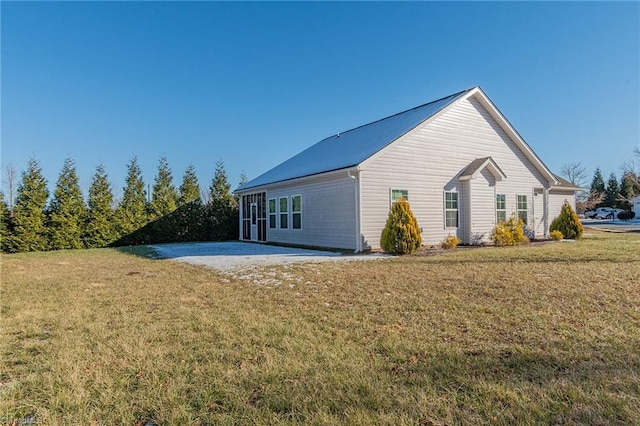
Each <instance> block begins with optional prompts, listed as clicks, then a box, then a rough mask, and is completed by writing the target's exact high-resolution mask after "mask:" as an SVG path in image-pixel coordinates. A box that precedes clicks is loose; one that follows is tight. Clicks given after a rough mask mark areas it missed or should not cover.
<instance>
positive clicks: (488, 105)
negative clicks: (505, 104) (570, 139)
mask: <svg viewBox="0 0 640 426" xmlns="http://www.w3.org/2000/svg"><path fill="white" fill-rule="evenodd" d="M472 96H474V97H475V98H476V99H477V100H478V101H479V102H480V103H481V104H482V106H483V107H485V109H486V110H487V111H488V112H489V114H491V116H492V117H493V119H494V120H496V122H497V123H498V125H499V126H500V127H502V129H503V130H504V131H505V133H506V134H507V136H509V137H510V138H511V139H512V140H513V141H514V142H515V144H516V146H517V147H518V148H520V150H521V151H522V152H523V153H524V155H525V157H527V158H528V159H529V160H530V161H531V162H532V163H533V165H534V166H535V167H536V168H537V169H538V171H539V172H540V173H542V175H543V176H544V177H546V178H547V181H548V182H549V185H550V186H554V185H559V184H560V182H558V180H557V179H556V178H555V176H554V175H553V173H551V170H549V169H548V168H547V166H545V165H544V163H543V162H542V160H541V159H540V157H538V155H537V154H536V153H535V152H534V151H533V150H532V149H531V147H530V146H529V144H527V142H526V141H525V140H524V139H523V138H522V137H521V136H520V134H519V133H518V132H517V131H516V129H514V128H513V126H512V125H511V123H509V121H508V120H507V118H506V117H505V116H504V115H502V113H501V112H500V110H499V109H498V108H497V107H496V106H495V105H494V103H493V102H492V101H491V99H489V97H488V96H487V95H486V94H485V93H484V92H483V91H482V89H481V88H480V87H478V86H476V87H474V88H473V89H471V90H470V91H469V92H468V93H465V94H464V95H463V96H462V97H461V98H460V99H468V98H470V97H472ZM460 99H458V100H456V102H458V101H459V100H460ZM453 103H455V102H453Z"/></svg>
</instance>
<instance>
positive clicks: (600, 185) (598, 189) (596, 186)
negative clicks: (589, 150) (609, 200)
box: [590, 167, 605, 197]
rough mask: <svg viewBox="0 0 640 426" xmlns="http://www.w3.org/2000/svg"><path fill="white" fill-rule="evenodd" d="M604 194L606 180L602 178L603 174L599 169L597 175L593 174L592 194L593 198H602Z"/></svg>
mask: <svg viewBox="0 0 640 426" xmlns="http://www.w3.org/2000/svg"><path fill="white" fill-rule="evenodd" d="M604 192H605V187H604V178H603V177H602V172H601V171H600V168H599V167H598V168H597V169H596V171H595V173H594V174H593V180H592V181H591V191H590V193H591V196H595V197H597V196H600V194H604Z"/></svg>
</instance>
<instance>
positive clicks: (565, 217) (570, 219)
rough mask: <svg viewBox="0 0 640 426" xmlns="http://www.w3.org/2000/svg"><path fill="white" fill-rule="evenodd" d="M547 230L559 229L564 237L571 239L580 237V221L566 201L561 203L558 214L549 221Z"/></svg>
mask: <svg viewBox="0 0 640 426" xmlns="http://www.w3.org/2000/svg"><path fill="white" fill-rule="evenodd" d="M549 231H560V232H562V235H563V236H564V238H569V239H572V240H573V239H578V238H580V237H582V232H583V228H582V223H580V219H579V218H578V215H577V214H576V212H575V211H573V209H572V208H571V206H570V205H569V203H568V202H567V201H565V202H564V204H563V205H562V210H561V211H560V215H559V216H558V217H556V218H555V219H553V222H551V226H550V227H549Z"/></svg>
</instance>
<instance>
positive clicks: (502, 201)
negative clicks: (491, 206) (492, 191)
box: [496, 194, 507, 222]
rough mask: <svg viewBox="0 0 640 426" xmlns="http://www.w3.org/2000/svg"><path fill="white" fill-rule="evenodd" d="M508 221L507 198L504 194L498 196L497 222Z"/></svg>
mask: <svg viewBox="0 0 640 426" xmlns="http://www.w3.org/2000/svg"><path fill="white" fill-rule="evenodd" d="M506 221H507V196H506V195H504V194H497V195H496V222H506Z"/></svg>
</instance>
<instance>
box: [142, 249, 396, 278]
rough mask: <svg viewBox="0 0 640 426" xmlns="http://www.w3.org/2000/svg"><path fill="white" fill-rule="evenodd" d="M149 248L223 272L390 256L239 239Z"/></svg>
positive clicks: (181, 260)
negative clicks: (349, 253)
mask: <svg viewBox="0 0 640 426" xmlns="http://www.w3.org/2000/svg"><path fill="white" fill-rule="evenodd" d="M149 247H151V248H152V249H153V250H155V252H156V253H157V254H158V257H160V258H165V259H173V260H177V261H179V262H184V263H189V264H192V265H204V266H207V267H210V268H215V269H217V270H220V271H223V272H231V271H237V270H238V269H243V268H247V267H255V266H264V265H283V264H290V263H302V262H304V263H318V262H337V261H354V260H377V259H385V258H389V257H391V256H389V255H386V254H381V253H375V254H358V255H343V254H342V253H339V252H331V251H320V250H307V249H299V248H292V247H279V246H272V245H266V244H257V243H243V242H239V241H228V242H216V243H213V242H212V243H172V244H155V245H152V246H149Z"/></svg>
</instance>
